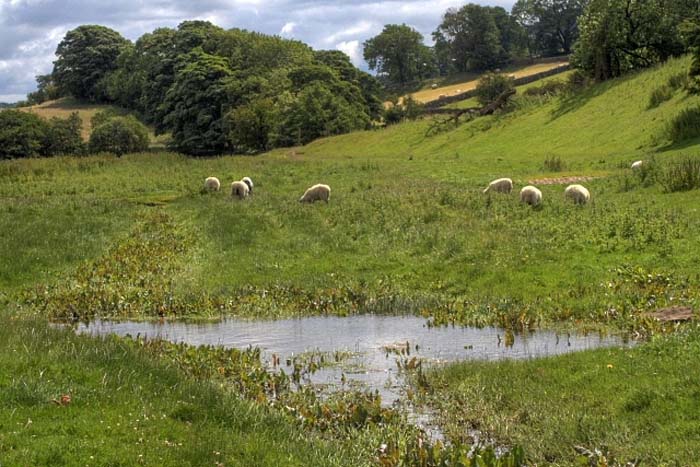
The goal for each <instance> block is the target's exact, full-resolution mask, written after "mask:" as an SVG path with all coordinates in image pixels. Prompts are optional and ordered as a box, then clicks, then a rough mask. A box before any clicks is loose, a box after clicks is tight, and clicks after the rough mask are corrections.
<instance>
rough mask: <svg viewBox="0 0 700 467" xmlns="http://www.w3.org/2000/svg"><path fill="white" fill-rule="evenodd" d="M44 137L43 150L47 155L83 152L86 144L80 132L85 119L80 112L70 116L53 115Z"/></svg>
mask: <svg viewBox="0 0 700 467" xmlns="http://www.w3.org/2000/svg"><path fill="white" fill-rule="evenodd" d="M47 126H48V128H47V131H46V135H45V137H44V143H43V148H44V149H43V151H44V154H45V155H47V156H58V155H67V154H82V153H83V152H84V150H85V144H84V143H83V138H82V136H81V134H80V130H81V129H82V127H83V121H82V120H81V119H80V117H79V116H78V112H73V113H71V114H70V117H68V118H57V117H53V118H52V119H51V120H49V122H48V125H47Z"/></svg>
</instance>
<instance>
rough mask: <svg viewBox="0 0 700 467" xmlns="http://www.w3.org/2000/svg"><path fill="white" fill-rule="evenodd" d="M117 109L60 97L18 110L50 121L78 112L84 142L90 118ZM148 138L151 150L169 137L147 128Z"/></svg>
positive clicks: (163, 145) (90, 127)
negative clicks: (81, 122)
mask: <svg viewBox="0 0 700 467" xmlns="http://www.w3.org/2000/svg"><path fill="white" fill-rule="evenodd" d="M107 109H118V108H117V107H114V106H111V105H105V104H86V103H84V102H81V101H78V100H76V99H73V98H70V97H62V98H61V99H56V100H53V101H46V102H43V103H41V104H39V105H33V106H31V107H19V110H22V111H25V112H32V113H34V114H37V115H38V116H40V117H42V118H45V119H50V118H52V117H59V118H67V117H69V116H70V114H71V113H73V112H78V116H79V117H80V119H81V120H82V121H83V128H82V132H81V134H82V137H83V140H84V141H87V140H89V139H90V134H91V133H92V124H91V121H92V117H94V116H95V114H96V113H97V112H99V111H100V110H107ZM148 133H149V138H150V141H151V147H152V148H164V147H165V145H166V143H167V141H168V138H169V136H168V135H158V136H156V135H155V133H154V132H153V129H152V128H149V132H148Z"/></svg>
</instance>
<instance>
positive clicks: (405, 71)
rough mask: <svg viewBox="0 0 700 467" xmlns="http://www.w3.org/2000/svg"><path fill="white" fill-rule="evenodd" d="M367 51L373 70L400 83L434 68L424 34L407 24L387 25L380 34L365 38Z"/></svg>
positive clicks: (420, 75) (430, 72) (366, 57)
mask: <svg viewBox="0 0 700 467" xmlns="http://www.w3.org/2000/svg"><path fill="white" fill-rule="evenodd" d="M363 55H364V58H365V60H367V64H368V65H369V68H370V70H376V71H377V73H379V74H380V75H382V76H385V77H386V79H388V80H389V81H390V82H392V83H396V84H406V83H408V82H411V81H414V80H417V79H421V78H424V77H427V76H429V75H430V74H432V73H433V72H434V57H433V55H432V52H431V50H430V48H429V47H427V46H426V45H425V44H423V35H422V34H421V33H419V32H418V31H416V30H415V29H413V28H412V27H410V26H407V25H405V24H387V25H386V26H384V29H383V30H382V32H381V33H380V34H378V35H377V36H374V37H373V38H371V39H368V40H367V41H365V43H364V51H363Z"/></svg>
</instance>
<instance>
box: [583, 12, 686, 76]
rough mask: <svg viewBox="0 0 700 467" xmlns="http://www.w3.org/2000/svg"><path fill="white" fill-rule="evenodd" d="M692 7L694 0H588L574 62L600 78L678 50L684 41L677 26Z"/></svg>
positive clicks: (622, 71)
mask: <svg viewBox="0 0 700 467" xmlns="http://www.w3.org/2000/svg"><path fill="white" fill-rule="evenodd" d="M696 12H697V4H696V5H695V6H693V5H691V4H688V3H685V2H684V1H683V0H646V1H644V2H638V1H635V0H591V2H590V3H589V4H588V7H587V8H586V10H585V12H584V14H583V16H582V17H581V18H580V20H579V28H580V39H579V40H578V42H577V43H576V46H575V53H574V56H573V62H574V64H575V65H576V66H577V67H578V68H580V69H582V70H584V71H586V72H587V73H588V74H590V75H591V76H592V77H594V78H595V79H597V80H599V81H602V80H606V79H609V78H614V77H616V76H620V75H621V74H623V73H625V72H627V71H629V70H632V69H634V68H641V67H648V66H651V65H653V64H655V63H658V62H660V61H664V60H666V59H667V58H669V57H671V56H677V55H680V54H682V53H683V52H684V51H685V50H686V47H685V46H684V44H683V40H682V37H681V35H680V32H679V27H678V26H679V25H680V23H681V22H682V20H683V19H684V18H685V17H688V16H692V15H693V14H697V13H696Z"/></svg>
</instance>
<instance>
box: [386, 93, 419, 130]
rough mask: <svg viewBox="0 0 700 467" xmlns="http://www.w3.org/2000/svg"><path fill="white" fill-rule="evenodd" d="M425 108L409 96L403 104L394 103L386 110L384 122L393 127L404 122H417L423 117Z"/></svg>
mask: <svg viewBox="0 0 700 467" xmlns="http://www.w3.org/2000/svg"><path fill="white" fill-rule="evenodd" d="M424 107H425V106H424V105H423V104H421V103H420V102H418V101H417V100H415V99H414V98H412V97H411V96H407V97H405V98H404V99H403V102H401V103H399V102H394V103H393V105H392V106H391V107H388V108H386V109H384V122H385V123H386V124H387V125H392V124H394V123H399V122H402V121H404V120H416V119H418V118H419V117H420V116H421V115H423V109H424Z"/></svg>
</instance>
